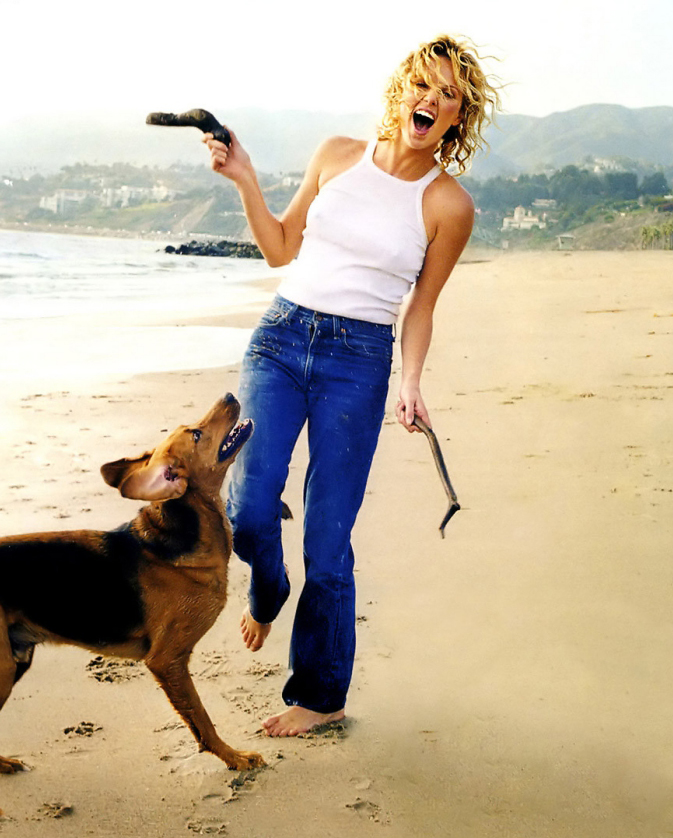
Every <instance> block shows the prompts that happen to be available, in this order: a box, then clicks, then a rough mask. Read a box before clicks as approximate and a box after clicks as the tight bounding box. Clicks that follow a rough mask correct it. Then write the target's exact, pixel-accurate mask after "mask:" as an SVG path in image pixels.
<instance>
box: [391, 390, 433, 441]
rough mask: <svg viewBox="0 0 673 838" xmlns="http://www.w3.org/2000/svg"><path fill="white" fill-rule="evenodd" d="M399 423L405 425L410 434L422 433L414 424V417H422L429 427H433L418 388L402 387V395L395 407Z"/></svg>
mask: <svg viewBox="0 0 673 838" xmlns="http://www.w3.org/2000/svg"><path fill="white" fill-rule="evenodd" d="M395 415H396V416H397V421H398V422H399V423H400V424H401V425H403V426H404V427H405V428H406V429H407V431H409V433H415V432H419V433H420V428H417V427H416V425H414V424H413V422H414V416H420V417H421V419H422V420H423V421H424V422H425V424H426V425H427V426H428V427H432V423H431V422H430V417H429V416H428V411H427V409H426V407H425V403H424V401H423V397H422V396H421V391H420V390H419V389H418V387H405V386H402V387H400V395H399V399H398V401H397V404H396V405H395Z"/></svg>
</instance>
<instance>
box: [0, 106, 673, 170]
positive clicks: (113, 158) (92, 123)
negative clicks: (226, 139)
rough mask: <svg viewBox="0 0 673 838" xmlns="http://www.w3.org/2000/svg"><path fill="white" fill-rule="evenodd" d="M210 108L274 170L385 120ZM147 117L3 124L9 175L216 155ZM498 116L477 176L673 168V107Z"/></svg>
mask: <svg viewBox="0 0 673 838" xmlns="http://www.w3.org/2000/svg"><path fill="white" fill-rule="evenodd" d="M197 104H201V105H202V104H204V103H197ZM211 109H212V110H213V112H214V113H215V114H216V115H217V116H218V117H219V118H220V119H221V120H222V121H224V122H226V123H227V124H229V125H230V126H231V127H232V128H233V130H234V131H236V133H237V135H238V136H239V138H240V139H241V141H242V142H243V143H244V144H245V145H246V147H247V148H248V149H249V151H250V153H251V156H252V157H253V160H254V162H255V165H256V166H257V168H258V169H259V170H260V171H263V172H271V173H274V174H278V173H280V172H286V173H287V172H293V171H303V169H304V168H305V167H306V163H307V161H308V159H309V157H310V155H311V153H312V152H313V150H314V149H315V147H316V145H317V144H318V143H319V142H320V141H321V140H322V139H324V138H326V137H329V136H331V135H333V134H347V135H351V136H360V137H366V136H368V135H371V133H372V132H373V130H374V127H375V125H376V118H375V116H373V115H371V114H346V115H336V114H325V113H313V112H308V111H279V112H270V111H262V110H233V111H229V112H228V111H227V109H226V108H217V107H214V106H212V107H211ZM144 123H145V114H144V113H133V114H128V113H127V114H124V115H120V116H112V115H109V114H107V115H105V116H104V117H102V116H101V117H89V118H84V117H80V118H79V119H76V118H72V117H71V118H69V119H65V118H63V119H61V120H59V121H52V122H50V123H49V124H48V125H45V124H44V121H43V119H41V118H38V117H35V118H34V119H24V120H22V121H20V122H16V123H14V124H12V125H11V126H9V127H8V128H5V129H3V131H2V132H1V133H0V175H2V174H10V175H23V176H28V175H30V174H34V173H35V172H42V173H48V172H55V171H58V170H59V169H60V168H61V167H62V166H64V165H71V164H73V163H76V162H86V163H114V162H128V163H134V164H136V165H147V166H159V167H167V166H170V165H171V164H172V163H175V162H183V163H193V164H200V163H204V164H205V163H207V155H206V152H205V149H204V148H203V146H202V145H201V143H200V142H199V139H200V134H199V132H198V131H197V130H196V129H192V128H159V127H151V126H147V125H145V124H144ZM498 124H499V127H497V128H494V127H491V128H490V129H489V130H488V134H487V139H488V141H489V143H490V146H491V151H490V153H489V154H487V155H482V156H480V157H479V159H478V160H477V161H476V163H475V166H474V169H473V174H474V175H475V176H476V177H480V178H486V177H492V176H494V175H505V176H507V175H513V174H517V173H519V172H523V171H526V172H534V171H540V170H542V169H544V168H545V167H547V168H558V167H560V166H564V165H566V164H569V163H581V162H582V161H583V160H585V159H586V158H587V157H588V156H591V157H599V158H600V157H603V158H614V157H626V158H631V159H632V160H635V161H640V162H642V163H644V164H649V165H659V166H663V167H664V168H665V169H666V170H670V171H673V107H658V108H640V109H635V110H633V109H629V108H625V107H622V106H620V105H586V106H583V107H580V108H575V109H573V110H570V111H565V112H562V113H554V114H550V115H549V116H546V117H532V116H522V115H516V114H514V115H504V116H501V117H500V118H499V120H498Z"/></svg>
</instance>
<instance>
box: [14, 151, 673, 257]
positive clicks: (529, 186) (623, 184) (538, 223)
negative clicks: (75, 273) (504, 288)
mask: <svg viewBox="0 0 673 838" xmlns="http://www.w3.org/2000/svg"><path fill="white" fill-rule="evenodd" d="M601 165H602V166H603V168H604V169H605V170H603V171H596V169H597V168H600V167H598V166H597V165H596V164H595V163H594V162H593V161H589V160H587V162H586V165H584V166H577V165H569V166H564V167H563V168H561V169H558V170H556V171H550V172H545V173H538V174H521V175H519V176H517V177H513V178H505V177H502V176H498V177H493V178H489V179H486V180H478V179H476V178H471V177H466V178H463V179H462V180H461V182H462V183H463V184H464V185H465V187H466V188H467V189H468V191H469V192H470V193H471V194H472V196H473V198H474V201H475V204H476V206H477V208H478V220H477V225H476V228H475V233H474V238H475V240H479V241H482V242H485V243H488V244H490V245H492V246H495V247H500V246H501V245H502V243H503V241H506V242H507V246H509V247H514V248H519V247H522V248H531V249H533V248H534V249H548V248H553V247H557V246H558V236H559V235H561V234H570V235H572V236H575V244H576V246H577V247H587V248H606V249H620V248H634V247H648V248H649V247H670V246H671V234H670V224H669V223H668V222H667V221H665V220H663V221H662V218H665V216H663V213H665V212H668V211H673V199H671V198H670V197H668V198H666V197H665V196H666V195H668V194H669V193H670V188H671V187H670V185H669V183H668V181H667V179H666V176H665V174H664V172H663V171H662V170H657V169H654V168H653V167H649V169H648V168H641V169H640V170H638V171H635V170H633V171H625V170H619V166H620V165H626V163H625V162H624V163H620V164H616V163H614V162H613V163H610V162H609V161H601ZM297 179H298V178H297V176H294V177H293V178H292V179H288V180H283V179H281V178H279V177H273V176H271V175H261V176H260V184H261V186H262V189H263V190H264V193H265V197H266V200H267V202H268V204H269V207H270V209H271V211H272V212H274V213H276V214H279V213H281V212H282V211H283V210H284V209H285V207H286V206H287V205H288V203H289V201H290V200H291V198H292V196H293V195H294V193H295V191H296V188H297V187H296V183H297ZM288 183H290V184H292V185H288ZM517 207H518V208H520V209H518V210H517V214H518V216H519V218H514V217H513V216H514V214H515V209H516V208H517ZM505 219H507V221H506V222H505ZM504 222H505V223H504ZM2 223H5V224H12V225H15V224H26V225H30V226H37V227H49V228H51V229H54V228H56V229H58V228H59V227H62V226H68V227H69V228H71V229H72V228H73V227H74V228H77V229H84V230H86V229H89V230H90V231H95V230H98V231H105V232H115V231H127V232H130V233H132V234H135V235H152V234H158V235H163V236H166V235H174V236H181V237H182V236H184V235H186V234H191V233H203V234H206V235H209V236H217V237H219V238H227V239H235V240H245V239H248V238H249V231H248V229H247V224H246V220H245V217H244V215H243V213H242V211H241V203H240V199H239V196H238V193H237V191H236V188H235V187H234V186H233V184H231V183H230V182H229V181H227V180H225V179H224V178H221V177H216V176H215V175H214V174H213V173H212V171H211V170H210V169H209V168H208V167H207V166H202V165H196V166H192V165H185V164H176V165H173V166H170V167H169V168H167V169H159V168H156V167H154V168H150V167H148V166H142V167H137V166H132V165H130V164H126V163H115V164H113V165H110V166H93V165H89V164H85V163H78V164H76V165H73V166H65V167H63V168H62V169H61V170H60V172H58V173H57V174H55V175H52V176H49V177H45V176H42V175H34V176H33V177H31V178H28V179H24V180H21V179H11V178H9V177H4V178H3V177H0V224H2Z"/></svg>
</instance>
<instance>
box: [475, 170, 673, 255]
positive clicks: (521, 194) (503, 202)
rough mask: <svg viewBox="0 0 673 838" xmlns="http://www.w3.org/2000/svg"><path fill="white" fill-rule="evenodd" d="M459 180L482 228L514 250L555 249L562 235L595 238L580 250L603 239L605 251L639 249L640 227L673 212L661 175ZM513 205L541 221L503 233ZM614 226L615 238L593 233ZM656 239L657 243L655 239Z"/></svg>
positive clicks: (567, 173) (570, 173) (566, 173)
mask: <svg viewBox="0 0 673 838" xmlns="http://www.w3.org/2000/svg"><path fill="white" fill-rule="evenodd" d="M461 182H462V183H463V184H464V185H465V187H466V189H467V190H468V191H469V192H470V193H471V195H472V196H473V198H474V200H475V204H476V206H477V207H478V209H479V225H480V228H481V229H482V230H490V232H491V234H492V235H493V234H495V233H496V232H499V233H500V235H501V237H502V238H504V239H506V240H507V242H508V245H509V246H510V247H527V248H548V247H553V246H556V240H557V236H558V235H560V234H576V233H577V234H578V236H579V239H580V240H582V239H583V238H586V237H584V236H583V233H584V232H586V231H590V232H591V236H589V240H587V241H584V242H582V241H580V242H578V244H579V245H580V246H587V247H590V246H599V245H598V242H599V241H600V243H601V244H600V246H602V247H609V248H622V247H639V246H640V243H639V242H640V239H639V237H640V232H639V231H640V227H642V226H643V225H649V224H650V222H651V216H652V215H653V213H654V212H656V211H662V212H663V211H668V210H673V206H672V205H671V200H670V199H669V200H667V199H666V198H664V197H663V196H665V195H666V194H667V193H669V192H670V186H669V184H668V182H667V181H666V178H665V176H664V174H663V173H662V172H661V171H655V172H651V173H648V174H646V175H644V176H643V177H642V178H641V179H640V181H639V178H638V174H637V173H636V172H633V171H604V172H600V173H596V172H594V171H591V170H590V169H588V168H582V167H580V166H576V165H570V166H564V167H563V168H562V169H559V170H557V171H554V172H552V173H550V174H535V175H528V174H523V175H519V176H518V177H516V178H503V177H494V178H490V179H488V180H485V181H479V180H475V179H473V178H464V179H463V180H462V181H461ZM515 207H522V208H523V209H524V210H525V211H526V213H527V214H529V215H531V216H535V218H537V220H538V223H537V224H535V218H529V219H528V222H529V224H530V229H520V228H518V227H517V225H516V224H513V225H512V226H511V227H509V228H508V229H504V226H503V221H504V219H505V218H507V217H510V218H511V216H512V215H513V210H514V208H515ZM625 218H628V222H626V223H625V222H624V221H623V220H624V219H625ZM514 220H515V221H516V219H514ZM617 222H619V223H617ZM629 222H635V224H634V223H629ZM510 223H511V222H510ZM520 226H523V225H520ZM611 226H614V230H613V231H612V232H613V233H614V235H610V231H609V230H608V231H607V235H601V236H598V237H597V236H596V235H595V232H596V229H597V228H598V227H602V228H606V227H608V228H609V227H611ZM636 228H637V229H636ZM604 232H605V230H604ZM654 241H655V242H656V241H659V239H657V238H656V237H655V239H654ZM661 241H662V242H663V241H664V237H662V238H661ZM654 246H656V245H654Z"/></svg>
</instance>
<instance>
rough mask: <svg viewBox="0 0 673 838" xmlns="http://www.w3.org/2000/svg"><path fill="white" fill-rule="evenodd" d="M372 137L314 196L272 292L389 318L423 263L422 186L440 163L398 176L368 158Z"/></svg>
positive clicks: (375, 319) (332, 310)
mask: <svg viewBox="0 0 673 838" xmlns="http://www.w3.org/2000/svg"><path fill="white" fill-rule="evenodd" d="M376 142H377V141H376V140H372V141H371V142H370V143H368V145H367V148H366V150H365V153H364V155H363V156H362V158H361V159H360V160H359V161H358V162H357V163H356V164H355V165H354V166H353V167H352V168H350V169H347V170H346V171H345V172H342V173H341V174H339V175H336V177H333V178H332V179H331V180H329V181H328V182H327V183H326V184H325V185H324V186H323V187H322V189H321V190H320V191H319V192H318V194H317V195H316V197H315V199H314V200H313V203H312V204H311V206H310V207H309V209H308V213H307V217H306V228H305V230H304V240H303V242H302V245H301V249H300V251H299V255H298V256H297V258H296V259H295V260H294V262H292V263H291V264H290V266H289V267H288V273H287V276H286V278H285V279H284V280H283V281H282V282H281V284H280V286H279V287H278V293H279V294H280V295H281V296H283V297H285V298H286V299H288V300H290V301H291V302H293V303H297V304H298V305H301V306H305V307H306V308H311V309H314V310H316V311H324V312H326V313H327V314H338V315H341V316H343V317H354V318H356V319H358V320H369V321H370V322H372V323H384V324H390V323H394V322H395V321H396V320H397V316H398V314H399V310H400V304H401V302H402V298H403V297H404V296H405V294H407V293H408V291H409V290H410V289H411V287H412V285H413V284H414V282H415V281H416V279H417V277H418V274H419V273H420V271H421V268H422V267H423V260H424V259H425V251H426V248H427V246H428V238H427V233H426V230H425V224H424V223H423V193H424V192H425V189H426V187H427V186H428V184H430V183H431V182H432V181H433V180H434V179H435V178H436V177H437V175H439V174H440V172H441V171H442V169H441V168H440V166H435V167H434V168H433V169H431V170H430V171H429V172H428V173H427V174H426V175H424V176H423V177H422V178H420V180H414V181H407V180H400V178H396V177H393V176H392V175H389V174H388V173H387V172H384V171H383V170H382V169H379V168H378V166H376V164H375V163H374V159H373V158H374V149H375V148H376Z"/></svg>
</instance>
